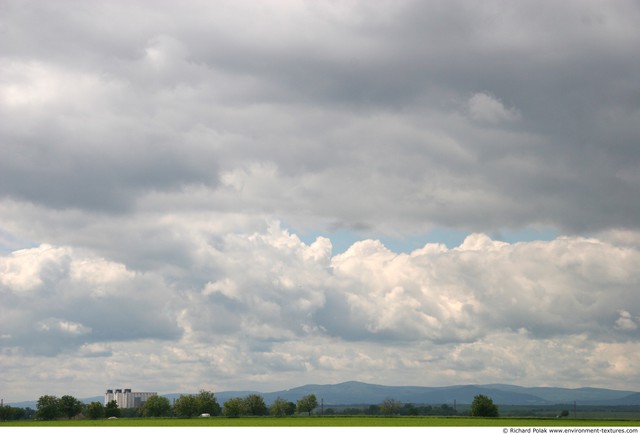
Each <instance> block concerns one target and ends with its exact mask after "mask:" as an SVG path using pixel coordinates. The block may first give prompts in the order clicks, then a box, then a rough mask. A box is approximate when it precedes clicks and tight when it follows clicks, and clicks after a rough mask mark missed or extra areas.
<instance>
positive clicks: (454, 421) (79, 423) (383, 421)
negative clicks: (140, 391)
mask: <svg viewBox="0 0 640 434" xmlns="http://www.w3.org/2000/svg"><path fill="white" fill-rule="evenodd" d="M639 425H640V422H639V421H637V420H601V419H600V420H595V419H555V418H554V419H546V418H486V419H483V418H470V417H429V416H402V417H374V416H340V417H326V416H325V417H317V416H315V417H314V416H312V417H284V418H274V417H241V418H226V417H212V418H194V419H178V418H131V419H117V420H104V419H103V420H70V421H67V420H56V421H14V422H0V428H1V427H3V426H6V427H11V426H25V427H28V426H33V427H36V426H50V427H56V426H58V427H62V426H71V427H74V426H75V427H110V426H124V427H127V426H128V427H153V426H167V427H171V426H188V427H204V426H221V427H242V426H250V427H272V426H301V427H305V426H309V427H311V426H316V427H332V426H335V427H349V426H352V427H359V426H380V427H385V426H425V427H428V426H453V427H455V426H498V427H500V426H504V427H513V426H517V427H536V426H539V427H546V426H609V427H610V426H639Z"/></svg>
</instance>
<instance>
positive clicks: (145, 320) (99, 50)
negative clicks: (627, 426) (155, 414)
mask: <svg viewBox="0 0 640 434" xmlns="http://www.w3.org/2000/svg"><path fill="white" fill-rule="evenodd" d="M639 21H640V8H639V7H638V5H637V4H636V3H635V2H632V1H620V2H615V3H607V4H603V3H601V2H591V1H580V2H578V1H565V2H562V3H561V4H560V3H558V2H551V1H536V2H530V1H525V2H518V3H514V2H508V1H487V2H482V3H476V2H464V1H429V2H418V1H409V0H407V1H400V2H397V1H393V2H392V1H379V2H375V3H372V2H360V1H352V2H308V1H303V0H300V1H297V0H294V1H287V2H260V3H256V2H251V1H219V2H215V3H210V2H200V1H187V2H181V3H180V4H176V3H174V2H165V1H158V2H154V3H153V5H150V4H149V3H148V2H143V1H134V2H118V1H115V2H107V3H105V2H77V1H61V2H56V3H55V4H53V3H42V2H33V1H13V0H5V1H2V2H0V119H2V122H0V151H1V154H2V155H1V156H0V222H1V223H0V253H1V254H2V256H0V295H1V296H2V303H1V304H0V366H1V367H2V370H3V373H4V372H6V373H7V374H6V375H5V376H4V377H6V378H7V379H6V380H5V379H2V380H0V381H6V385H7V387H8V388H9V389H10V390H13V391H15V393H22V394H27V393H34V394H35V393H41V394H42V393H45V392H47V393H55V391H52V390H46V391H42V392H37V391H41V390H42V388H45V387H54V385H56V384H57V385H59V384H61V383H65V384H74V385H78V386H77V387H78V388H79V389H78V390H79V391H82V390H87V389H88V388H96V387H97V388H98V389H102V388H104V384H103V383H105V384H106V383H108V381H111V380H113V379H116V378H121V379H123V380H126V381H132V382H137V384H139V385H140V387H147V386H148V387H149V388H153V390H156V389H162V390H164V391H167V392H174V391H186V390H189V389H192V390H199V389H200V388H202V387H210V388H216V389H218V388H221V387H225V388H227V387H228V388H243V387H246V388H248V389H251V390H255V389H256V388H259V386H263V387H266V388H270V389H276V388H278V387H279V386H281V385H283V384H286V386H296V385H299V384H300V383H304V382H314V383H319V382H333V381H344V380H351V379H360V380H363V381H373V382H375V381H385V382H388V383H394V382H396V383H398V382H399V383H403V384H405V383H407V382H408V381H409V380H407V378H409V379H414V378H421V379H422V381H424V382H425V384H427V383H429V384H453V383H461V382H472V383H477V378H479V377H482V378H486V379H487V381H489V380H491V381H496V382H509V381H511V382H518V381H521V379H522V381H523V382H526V383H527V384H538V385H539V384H540V383H542V382H544V383H545V384H546V383H547V382H548V379H549V378H561V379H563V382H564V383H563V384H564V385H570V386H575V387H579V386H584V385H590V386H611V385H614V384H615V385H624V387H627V385H628V384H629V382H628V379H629V378H637V377H638V375H637V374H638V372H637V368H636V367H634V366H635V363H634V361H635V360H637V357H638V354H640V343H639V342H638V335H637V330H638V327H639V326H640V300H639V299H638V296H637V289H638V284H639V280H640V277H639V276H638V271H637V264H638V263H639V262H638V261H639V259H640V258H639V257H638V254H639V253H638V252H639V250H638V246H640V235H638V234H639V233H640V228H639V226H638V224H639V222H640V201H639V200H638V198H637V192H638V191H639V190H640V176H639V175H638V170H637V168H638V166H640V147H638V143H640V132H639V130H638V128H637V125H638V121H639V120H640V91H639V90H638V89H640V74H639V72H640V58H639V57H638V56H637V54H636V51H637V47H638V46H640V31H639V30H638V26H637V23H638V22H639ZM530 229H533V230H541V231H543V232H544V231H546V232H550V233H553V234H554V236H553V237H546V238H548V239H546V240H544V241H520V242H518V240H516V241H509V242H506V241H498V238H500V237H499V236H494V237H493V238H494V239H492V238H490V237H489V236H487V235H485V234H500V233H505V232H510V231H511V232H514V231H515V232H518V231H526V230H530ZM432 230H441V231H445V232H446V231H457V232H458V233H460V232H462V233H465V234H467V235H468V236H467V237H466V239H465V240H464V241H462V242H460V243H458V244H459V245H457V246H456V245H444V244H437V243H434V242H431V241H430V240H427V242H426V243H423V244H422V246H418V245H417V244H416V243H413V245H414V250H413V251H412V252H409V251H404V252H395V251H393V249H391V248H389V247H386V246H385V245H384V244H383V243H382V242H381V241H379V239H385V238H386V239H408V238H409V239H410V238H412V237H419V238H420V239H424V237H423V235H424V234H429V233H430V231H432ZM343 232H347V233H348V234H350V235H352V234H355V235H354V236H357V237H359V239H361V241H359V242H356V243H353V245H351V246H350V247H348V248H346V249H342V250H338V249H337V248H336V247H334V245H337V244H338V243H332V241H331V240H329V238H326V237H324V236H318V235H320V234H322V235H326V236H328V237H330V238H331V237H333V236H334V235H335V236H336V237H339V236H340V233H343ZM301 238H303V239H304V242H303V241H302V239H301ZM366 238H368V239H366ZM543 238H544V237H543ZM550 238H553V239H550ZM516 350H517V351H516ZM543 355H544V356H545V357H543ZM572 357H573V358H572ZM53 359H55V361H56V364H55V367H54V366H53V365H52V364H51V360H53ZM549 360H553V362H549ZM187 364H188V366H190V369H189V370H188V372H186V371H184V370H180V369H178V368H177V367H178V366H184V365H187ZM105 366H106V367H107V368H108V369H107V370H106V371H105ZM131 366H144V369H142V370H140V371H139V372H136V373H135V375H134V374H133V373H132V372H131ZM451 367H455V369H451ZM25 369H26V370H28V372H30V373H33V375H32V376H31V378H33V379H34V383H33V384H32V385H25V384H24V383H21V382H20V381H21V380H20V378H23V377H24V375H23V374H24V372H23V371H24V370H25ZM21 370H22V371H21ZM95 372H100V373H101V374H100V375H94V374H92V373H95ZM167 372H171V373H172V375H171V376H167V374H166V373H167ZM292 373H293V374H292ZM433 373H437V374H433ZM292 376H294V377H295V379H296V381H295V382H294V383H292V380H291V378H292ZM203 378H204V379H206V381H207V384H201V379H203ZM159 379H164V380H159ZM585 379H587V380H585ZM118 381H120V380H118ZM584 381H587V383H588V384H584ZM81 384H85V385H86V386H84V387H86V388H87V389H80V386H79V385H81ZM56 387H58V386H56ZM74 387H76V386H74ZM620 387H622V386H620ZM634 387H635V386H634ZM637 387H640V386H637ZM92 390H93V389H92ZM62 392H63V393H67V392H68V391H67V390H64V391H62ZM82 393H85V392H82ZM86 394H87V395H93V394H95V392H94V391H91V392H87V393H86ZM27 398H29V399H31V398H33V396H25V399H27Z"/></svg>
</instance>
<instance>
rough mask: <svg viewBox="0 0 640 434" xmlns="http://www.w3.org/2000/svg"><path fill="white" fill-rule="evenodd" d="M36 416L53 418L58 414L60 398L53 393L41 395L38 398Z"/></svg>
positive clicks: (46, 418)
mask: <svg viewBox="0 0 640 434" xmlns="http://www.w3.org/2000/svg"><path fill="white" fill-rule="evenodd" d="M36 408H37V412H36V417H37V418H39V419H44V420H53V419H56V418H57V417H58V416H60V413H61V412H60V399H59V398H58V397H56V396H53V395H43V396H41V397H40V398H38V404H37V407H36Z"/></svg>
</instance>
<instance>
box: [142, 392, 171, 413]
mask: <svg viewBox="0 0 640 434" xmlns="http://www.w3.org/2000/svg"><path fill="white" fill-rule="evenodd" d="M142 415H143V416H144V417H163V416H170V415H171V404H170V403H169V400H168V399H167V398H165V397H164V396H158V395H153V396H150V397H149V399H147V401H146V402H145V403H144V406H143V407H142Z"/></svg>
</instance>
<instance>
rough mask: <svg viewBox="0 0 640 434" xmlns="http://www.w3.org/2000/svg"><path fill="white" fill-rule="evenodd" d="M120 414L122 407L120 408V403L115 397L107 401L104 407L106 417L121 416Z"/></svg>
mask: <svg viewBox="0 0 640 434" xmlns="http://www.w3.org/2000/svg"><path fill="white" fill-rule="evenodd" d="M120 414H121V413H120V409H119V408H118V403H117V402H116V400H115V399H114V400H111V401H109V402H107V405H105V407H104V416H105V417H107V418H109V417H120Z"/></svg>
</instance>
